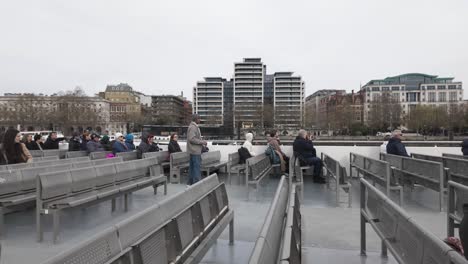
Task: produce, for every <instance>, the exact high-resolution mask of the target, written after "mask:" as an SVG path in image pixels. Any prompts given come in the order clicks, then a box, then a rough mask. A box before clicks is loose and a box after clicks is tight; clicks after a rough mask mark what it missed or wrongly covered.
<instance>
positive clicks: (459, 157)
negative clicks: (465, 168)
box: [442, 153, 468, 159]
mask: <svg viewBox="0 0 468 264" xmlns="http://www.w3.org/2000/svg"><path fill="white" fill-rule="evenodd" d="M442 157H447V158H452V159H468V156H463V155H457V154H449V153H442Z"/></svg>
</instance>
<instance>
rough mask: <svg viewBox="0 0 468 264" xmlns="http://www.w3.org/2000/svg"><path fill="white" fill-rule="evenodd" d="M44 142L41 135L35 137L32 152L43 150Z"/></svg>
mask: <svg viewBox="0 0 468 264" xmlns="http://www.w3.org/2000/svg"><path fill="white" fill-rule="evenodd" d="M43 149H44V142H42V136H41V135H39V134H36V135H34V142H33V143H32V148H31V150H43Z"/></svg>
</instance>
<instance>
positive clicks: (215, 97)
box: [193, 77, 226, 127]
mask: <svg viewBox="0 0 468 264" xmlns="http://www.w3.org/2000/svg"><path fill="white" fill-rule="evenodd" d="M225 83H226V79H223V78H221V77H205V78H204V80H203V81H199V82H197V85H196V86H195V87H194V88H193V112H194V113H197V114H199V115H200V120H201V125H202V126H212V127H220V126H223V124H224V117H223V116H224V115H223V113H224V107H223V106H224V102H223V98H224V85H225Z"/></svg>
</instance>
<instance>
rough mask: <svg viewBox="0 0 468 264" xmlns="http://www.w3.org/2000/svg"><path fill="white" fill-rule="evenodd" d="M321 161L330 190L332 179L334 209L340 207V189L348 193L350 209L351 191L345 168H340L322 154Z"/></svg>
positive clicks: (336, 163) (339, 165)
mask: <svg viewBox="0 0 468 264" xmlns="http://www.w3.org/2000/svg"><path fill="white" fill-rule="evenodd" d="M322 161H323V165H324V168H325V171H326V172H327V178H328V179H327V187H328V188H330V180H331V179H330V178H333V179H334V182H335V187H336V188H335V197H336V207H339V206H340V188H342V189H343V190H344V191H345V192H347V193H348V207H350V208H351V202H352V189H351V184H350V183H349V181H348V176H347V173H346V168H344V167H343V166H341V164H340V163H339V162H338V161H337V160H335V159H334V158H332V157H330V156H329V155H327V154H325V153H323V152H322Z"/></svg>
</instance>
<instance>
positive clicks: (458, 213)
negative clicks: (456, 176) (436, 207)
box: [447, 181, 468, 237]
mask: <svg viewBox="0 0 468 264" xmlns="http://www.w3.org/2000/svg"><path fill="white" fill-rule="evenodd" d="M447 186H448V199H447V236H449V237H451V236H455V228H459V227H460V222H461V220H462V219H463V215H464V214H463V204H466V203H468V186H466V185H463V184H460V183H458V182H453V181H449V182H448V185H447Z"/></svg>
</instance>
